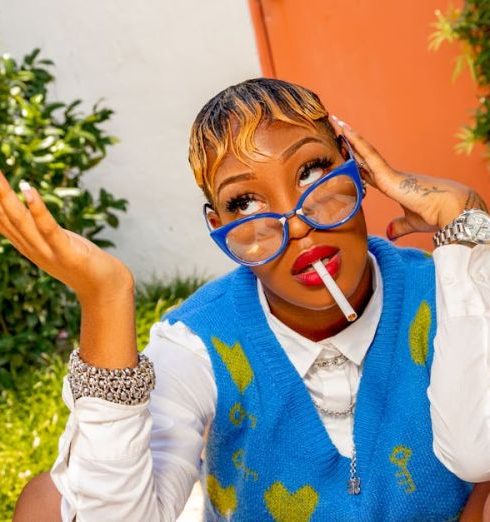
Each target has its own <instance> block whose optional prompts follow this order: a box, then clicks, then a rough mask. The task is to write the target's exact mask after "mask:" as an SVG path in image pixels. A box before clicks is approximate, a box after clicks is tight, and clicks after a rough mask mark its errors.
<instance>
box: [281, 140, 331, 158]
mask: <svg viewBox="0 0 490 522" xmlns="http://www.w3.org/2000/svg"><path fill="white" fill-rule="evenodd" d="M307 143H322V144H325V141H324V140H322V139H320V138H315V137H314V136H307V137H306V138H302V139H300V140H298V141H297V142H296V143H293V144H292V145H291V146H289V147H288V148H287V149H286V150H285V151H283V152H282V154H281V160H282V161H286V160H287V159H289V158H290V157H291V156H292V155H293V154H294V153H295V152H296V151H297V150H298V149H300V148H301V147H302V146H303V145H306V144H307Z"/></svg>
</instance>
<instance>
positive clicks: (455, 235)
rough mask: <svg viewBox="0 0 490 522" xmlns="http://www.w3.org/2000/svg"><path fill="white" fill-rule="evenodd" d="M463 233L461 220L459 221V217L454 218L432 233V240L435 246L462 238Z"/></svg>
mask: <svg viewBox="0 0 490 522" xmlns="http://www.w3.org/2000/svg"><path fill="white" fill-rule="evenodd" d="M464 233H465V230H464V227H463V222H462V221H460V220H459V218H456V219H455V220H454V221H452V222H451V223H449V224H448V225H446V226H444V227H442V228H441V229H440V230H438V231H437V232H436V233H435V234H434V237H433V238H432V241H433V242H434V246H435V247H436V248H437V247H439V246H443V245H449V244H450V243H454V242H456V241H458V240H461V239H464V238H463V237H462V236H464Z"/></svg>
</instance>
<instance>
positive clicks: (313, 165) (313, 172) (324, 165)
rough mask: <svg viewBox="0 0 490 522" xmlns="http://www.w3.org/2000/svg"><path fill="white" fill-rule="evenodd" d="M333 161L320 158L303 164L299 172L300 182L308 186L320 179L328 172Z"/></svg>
mask: <svg viewBox="0 0 490 522" xmlns="http://www.w3.org/2000/svg"><path fill="white" fill-rule="evenodd" d="M332 164H333V161H331V160H329V159H328V158H318V159H315V160H313V161H310V162H308V163H306V164H305V165H303V167H302V168H301V170H300V173H299V180H298V184H299V186H300V187H306V186H307V185H311V184H312V183H315V181H318V180H319V179H320V178H322V177H323V176H325V174H327V173H328V171H329V169H330V167H331V166H332Z"/></svg>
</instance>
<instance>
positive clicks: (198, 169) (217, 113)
mask: <svg viewBox="0 0 490 522" xmlns="http://www.w3.org/2000/svg"><path fill="white" fill-rule="evenodd" d="M274 120H278V121H283V122H286V123H291V124H294V125H300V126H304V127H311V126H314V125H317V124H320V125H322V126H323V127H324V128H325V130H326V131H327V134H328V135H330V136H331V137H332V139H333V140H335V131H334V129H333V127H332V125H331V124H330V122H329V121H328V112H327V110H326V109H325V107H324V106H323V104H322V102H321V101H320V98H319V97H318V96H317V95H316V94H315V93H314V92H312V91H310V90H309V89H306V88H305V87H300V86H299V85H295V84H292V83H289V82H285V81H282V80H276V79H270V78H256V79H252V80H247V81H244V82H242V83H239V84H237V85H232V86H231V87H228V88H227V89H225V90H224V91H221V92H220V93H219V94H217V95H216V96H214V98H212V99H211V100H210V101H209V102H208V103H206V105H205V106H204V107H203V108H202V109H201V111H200V112H199V114H198V115H197V117H196V120H195V121H194V124H193V125H192V129H191V136H190V145H189V162H190V164H191V167H192V170H193V172H194V176H195V179H196V183H197V184H198V185H199V187H200V188H201V189H202V190H203V191H204V194H205V195H206V197H207V199H208V201H209V202H211V201H212V184H213V179H214V175H215V173H216V170H217V168H218V167H219V165H220V163H221V161H222V159H223V157H224V156H225V155H226V154H227V153H228V152H232V153H233V154H235V155H236V156H237V157H238V158H244V157H246V156H247V155H249V154H251V153H252V152H255V151H256V149H255V145H254V134H255V131H256V129H257V127H258V126H259V125H260V124H261V123H263V122H265V123H271V122H272V121H274ZM210 153H211V154H212V155H213V158H214V161H213V162H212V164H210V163H209V155H210Z"/></svg>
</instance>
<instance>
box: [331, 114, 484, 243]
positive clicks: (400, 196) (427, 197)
mask: <svg viewBox="0 0 490 522" xmlns="http://www.w3.org/2000/svg"><path fill="white" fill-rule="evenodd" d="M331 118H332V120H333V123H334V124H335V125H336V126H337V127H338V128H340V129H341V131H342V132H343V133H344V135H345V137H346V138H347V139H348V140H349V142H350V143H351V145H352V147H353V148H354V152H355V155H356V158H357V160H358V162H359V163H361V165H362V168H361V174H362V176H363V178H364V179H365V180H366V182H367V183H368V184H369V185H371V186H373V187H375V188H377V189H378V190H380V191H381V192H383V194H385V195H386V196H388V197H389V198H391V199H393V200H394V201H396V202H397V203H399V204H400V205H401V207H402V209H403V212H404V216H400V217H398V218H395V219H394V220H392V221H391V222H390V223H389V224H388V226H387V228H386V235H387V237H388V238H389V239H396V238H398V237H401V236H404V235H406V234H410V233H412V232H435V231H436V230H438V229H439V228H442V227H443V226H444V225H447V224H448V223H450V222H451V221H452V220H453V219H454V218H456V217H457V216H458V215H459V214H461V212H462V211H463V210H465V209H469V208H480V209H483V210H485V211H488V210H487V206H486V204H485V202H484V201H483V199H482V198H481V197H480V196H479V195H478V194H477V193H476V192H475V191H474V190H472V189H471V188H470V187H468V186H466V185H463V184H462V183H458V182H457V181H453V180H449V179H442V178H436V177H430V176H423V175H420V174H409V173H405V172H400V171H397V170H395V169H393V168H392V167H391V166H390V165H389V164H388V163H387V162H386V161H385V160H384V159H383V157H382V156H381V155H380V154H379V152H378V151H377V150H376V149H375V148H374V147H373V146H372V145H371V144H370V143H368V142H367V141H366V140H365V139H364V138H363V137H362V136H360V135H359V134H358V133H357V132H356V131H355V130H354V129H352V128H351V127H350V126H349V125H347V124H346V123H345V122H343V121H341V120H339V119H338V118H336V117H335V116H332V117H331Z"/></svg>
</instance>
